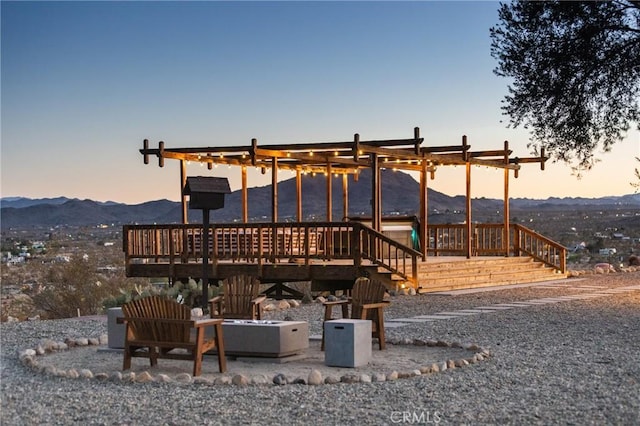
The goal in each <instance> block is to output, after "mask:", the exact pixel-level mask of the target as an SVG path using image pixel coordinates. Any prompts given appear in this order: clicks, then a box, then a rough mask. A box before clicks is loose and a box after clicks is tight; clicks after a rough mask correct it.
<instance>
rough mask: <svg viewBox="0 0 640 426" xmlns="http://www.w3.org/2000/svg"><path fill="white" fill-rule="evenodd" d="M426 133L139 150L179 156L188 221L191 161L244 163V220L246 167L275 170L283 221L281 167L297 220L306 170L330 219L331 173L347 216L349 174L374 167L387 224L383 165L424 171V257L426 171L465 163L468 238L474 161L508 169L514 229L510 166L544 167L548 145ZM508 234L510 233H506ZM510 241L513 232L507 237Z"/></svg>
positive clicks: (423, 243)
mask: <svg viewBox="0 0 640 426" xmlns="http://www.w3.org/2000/svg"><path fill="white" fill-rule="evenodd" d="M423 142H424V138H422V137H421V136H420V129H419V128H418V127H416V128H414V131H413V137H412V138H407V139H388V140H368V141H361V140H360V136H359V135H358V134H355V135H354V137H353V140H351V141H346V142H311V143H293V144H270V145H259V144H258V140H257V139H252V140H251V144H250V145H248V146H216V147H191V148H168V147H165V143H164V142H163V141H160V142H159V143H158V148H150V147H149V141H148V140H147V139H145V140H144V143H143V148H142V149H141V150H140V153H141V154H142V155H143V156H144V163H145V164H148V163H149V157H150V156H156V157H157V158H158V165H159V166H160V167H163V166H164V160H165V159H174V160H179V161H180V188H181V197H182V222H183V223H185V224H186V223H187V222H188V217H187V200H186V195H184V193H183V192H182V189H183V188H184V186H185V184H186V179H187V176H186V170H187V162H197V163H206V164H207V167H208V169H209V170H211V169H213V167H214V165H217V164H226V165H229V166H239V167H240V169H241V182H242V196H241V200H242V221H243V222H245V223H246V222H248V219H249V217H248V197H247V188H248V186H247V169H248V168H249V167H256V168H259V169H261V170H262V173H266V170H267V169H269V170H270V171H271V220H272V222H274V223H275V222H278V185H277V182H278V171H279V170H281V169H285V170H291V171H294V172H295V174H296V199H297V210H296V211H297V220H298V222H302V221H303V212H302V176H303V175H304V174H324V175H326V176H327V185H326V200H327V202H326V220H327V221H328V222H331V221H332V210H333V206H332V184H331V179H330V178H331V176H332V175H342V189H343V194H342V200H343V217H348V216H349V214H348V175H350V174H352V175H354V177H355V179H357V177H358V175H359V173H360V171H361V170H362V169H364V168H370V169H371V171H372V173H371V179H372V182H371V219H372V228H373V229H374V230H376V231H381V229H382V197H381V195H382V192H381V187H382V185H381V181H380V170H381V169H382V168H391V169H395V170H403V171H411V172H418V173H419V175H420V212H419V219H420V227H419V237H420V247H421V251H422V255H423V258H426V255H427V253H426V252H427V212H428V210H427V205H428V199H427V198H428V197H427V177H428V175H429V176H430V177H431V179H434V178H435V173H436V170H437V168H438V167H440V166H458V165H460V166H465V167H466V225H467V231H468V232H467V233H466V235H467V239H469V240H470V239H471V234H472V232H471V228H472V221H471V166H486V167H490V168H496V169H503V170H504V230H505V231H504V232H508V230H509V172H510V171H513V173H514V177H516V178H517V177H518V172H519V170H520V166H521V164H525V163H539V164H540V168H541V170H544V165H545V162H546V160H547V157H545V154H544V149H542V150H541V154H540V156H539V157H527V158H518V157H511V154H512V151H511V150H510V149H509V143H508V142H507V141H505V142H504V146H503V147H502V148H501V149H496V150H489V151H472V150H471V147H470V145H469V144H468V143H467V137H466V136H462V142H461V144H460V145H446V146H423V145H422V144H423ZM505 237H506V236H505ZM503 241H505V242H506V241H508V238H503ZM504 245H505V247H504V249H505V255H508V253H509V248H508V244H506V243H505V244H504ZM466 246H467V257H468V258H469V257H471V254H472V253H471V244H470V241H467V244H466Z"/></svg>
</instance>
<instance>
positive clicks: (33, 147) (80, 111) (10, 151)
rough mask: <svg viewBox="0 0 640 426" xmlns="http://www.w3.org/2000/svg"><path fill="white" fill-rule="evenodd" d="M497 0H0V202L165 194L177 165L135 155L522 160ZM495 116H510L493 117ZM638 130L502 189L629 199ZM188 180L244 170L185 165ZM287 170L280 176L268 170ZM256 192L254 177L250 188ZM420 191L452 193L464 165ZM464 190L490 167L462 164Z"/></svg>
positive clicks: (234, 175)
mask: <svg viewBox="0 0 640 426" xmlns="http://www.w3.org/2000/svg"><path fill="white" fill-rule="evenodd" d="M497 8H498V3H497V2H229V3H226V2H60V3H58V2H4V1H3V2H2V4H1V15H2V68H1V71H2V87H1V90H2V98H1V101H2V105H1V106H2V141H1V143H2V146H1V154H2V157H1V161H2V163H1V165H2V171H1V177H2V196H3V197H8V196H25V197H31V198H41V197H55V196H67V197H77V198H91V199H94V200H100V201H107V200H113V201H118V202H126V203H139V202H144V201H148V200H155V199H162V198H168V199H172V200H177V199H179V196H180V188H179V171H178V163H177V162H176V161H167V162H166V164H165V167H164V168H159V167H157V165H156V162H155V161H152V162H151V164H149V165H146V166H145V165H144V164H143V163H142V156H141V155H140V154H139V153H138V149H140V148H141V147H142V140H143V139H145V138H148V139H149V140H150V141H151V146H154V147H155V146H157V142H158V141H160V140H164V141H165V143H166V146H167V147H184V146H216V145H244V144H249V143H250V141H251V138H257V139H258V141H259V143H263V144H268V143H297V142H320V141H344V140H351V139H352V137H353V134H354V133H360V135H361V139H362V140H367V139H384V138H400V137H411V136H412V134H413V127H415V126H418V127H420V128H421V132H422V135H423V136H424V137H425V139H426V142H425V145H450V144H457V143H460V140H461V137H462V135H463V134H466V135H468V137H469V143H470V144H471V146H472V149H473V150H482V149H499V148H501V147H502V144H503V141H504V140H509V141H510V146H511V148H512V149H513V150H514V155H518V156H520V157H525V156H528V155H529V150H528V149H527V148H526V143H527V140H528V139H527V133H526V132H525V131H524V130H522V129H507V128H506V126H505V123H504V122H503V120H505V117H503V116H502V115H501V111H500V101H501V99H502V98H503V96H504V95H505V93H506V91H507V84H508V81H507V80H505V79H503V78H500V77H497V76H495V75H494V74H493V72H492V70H493V68H494V67H495V65H496V64H495V61H494V60H493V58H491V56H490V50H489V46H490V38H489V28H490V27H491V26H492V25H495V24H496V23H497ZM505 121H506V120H505ZM636 156H640V134H639V132H637V131H634V132H631V133H629V136H628V137H627V139H626V140H625V141H624V142H622V143H620V144H618V145H617V146H616V147H614V150H613V152H612V153H609V154H603V155H601V156H600V157H601V158H602V160H603V161H602V162H601V163H600V164H599V165H598V166H597V167H596V169H595V170H593V171H591V172H589V173H587V174H586V176H585V177H584V178H582V179H581V180H578V179H576V178H575V177H573V176H572V175H571V170H570V168H569V167H568V166H566V165H564V164H550V163H549V164H547V170H546V171H544V172H542V171H540V169H539V167H537V166H534V165H524V166H523V170H522V171H521V173H520V177H519V178H518V179H517V180H512V182H511V185H510V191H511V195H512V196H513V197H529V198H547V197H550V196H559V197H564V196H585V197H599V196H604V195H621V194H627V193H631V192H633V188H632V187H631V186H630V185H629V182H631V181H633V179H634V177H633V170H634V168H635V167H637V166H638V163H637V162H636V161H635V160H634V157H636ZM188 174H189V175H208V174H211V175H217V176H227V177H229V178H230V182H231V186H232V189H237V188H238V187H239V184H240V170H239V169H237V168H232V169H226V168H225V169H224V170H223V169H222V168H217V169H214V170H212V171H211V172H209V171H207V170H206V168H200V167H198V166H190V169H189V170H188ZM282 175H283V177H285V178H286V177H288V176H286V173H282ZM268 183H269V178H268V176H267V177H266V178H265V177H264V176H261V175H260V174H259V173H252V174H250V175H249V184H250V185H251V186H261V185H266V184H268ZM429 185H430V187H431V188H434V189H436V190H438V191H441V192H444V193H447V194H450V195H457V194H463V193H464V191H465V175H464V170H463V169H462V168H457V169H454V168H449V169H444V168H441V169H440V170H438V172H437V173H436V179H435V180H434V181H430V182H429ZM472 191H473V195H474V196H477V197H482V196H486V197H493V198H501V197H502V173H496V172H494V171H490V170H485V169H474V170H473V187H472Z"/></svg>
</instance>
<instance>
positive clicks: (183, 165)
mask: <svg viewBox="0 0 640 426" xmlns="http://www.w3.org/2000/svg"><path fill="white" fill-rule="evenodd" d="M186 185H187V162H186V161H184V160H180V197H181V200H182V223H183V224H185V225H186V224H187V223H189V216H188V214H187V196H186V195H185V194H184V187H185V186H186Z"/></svg>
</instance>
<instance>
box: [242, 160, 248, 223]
mask: <svg viewBox="0 0 640 426" xmlns="http://www.w3.org/2000/svg"><path fill="white" fill-rule="evenodd" d="M241 169H242V172H241V177H242V222H243V223H247V222H249V203H248V196H247V194H248V193H247V166H242V167H241Z"/></svg>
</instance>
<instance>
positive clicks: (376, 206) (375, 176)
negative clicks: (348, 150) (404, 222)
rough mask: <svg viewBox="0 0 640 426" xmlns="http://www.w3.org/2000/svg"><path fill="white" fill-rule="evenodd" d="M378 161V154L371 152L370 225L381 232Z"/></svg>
mask: <svg viewBox="0 0 640 426" xmlns="http://www.w3.org/2000/svg"><path fill="white" fill-rule="evenodd" d="M380 205H381V203H380V162H379V160H378V154H376V153H372V154H371V227H372V228H373V229H374V230H376V231H378V232H381V230H382V226H381V224H382V219H381V217H380V216H381V213H382V212H381V211H380Z"/></svg>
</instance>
